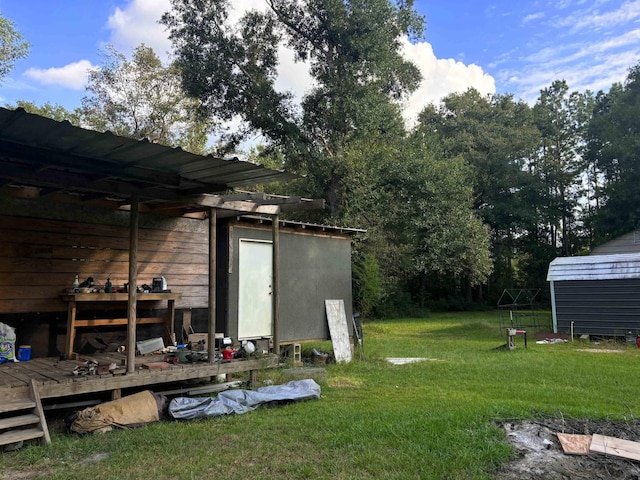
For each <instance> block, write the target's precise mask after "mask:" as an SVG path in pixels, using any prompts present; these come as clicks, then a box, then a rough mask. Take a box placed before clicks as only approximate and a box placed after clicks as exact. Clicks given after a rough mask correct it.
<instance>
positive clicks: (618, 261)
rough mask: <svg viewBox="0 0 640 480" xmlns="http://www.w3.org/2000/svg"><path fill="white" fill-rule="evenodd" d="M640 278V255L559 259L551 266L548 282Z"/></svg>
mask: <svg viewBox="0 0 640 480" xmlns="http://www.w3.org/2000/svg"><path fill="white" fill-rule="evenodd" d="M627 278H640V253H630V254H621V255H587V256H583V257H558V258H556V259H554V260H553V261H552V262H551V264H550V265H549V271H548V273H547V281H556V282H558V281H566V280H614V279H627Z"/></svg>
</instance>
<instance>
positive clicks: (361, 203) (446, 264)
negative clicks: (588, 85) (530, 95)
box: [0, 0, 640, 316]
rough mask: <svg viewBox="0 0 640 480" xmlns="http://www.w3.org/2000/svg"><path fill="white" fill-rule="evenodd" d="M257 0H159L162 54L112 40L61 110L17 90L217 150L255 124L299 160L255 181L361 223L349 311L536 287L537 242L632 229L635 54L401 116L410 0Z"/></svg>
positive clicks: (232, 145) (556, 246)
mask: <svg viewBox="0 0 640 480" xmlns="http://www.w3.org/2000/svg"><path fill="white" fill-rule="evenodd" d="M265 3H266V5H267V6H268V8H267V9H266V10H265V11H261V12H258V11H251V12H248V13H246V14H245V15H244V16H243V17H242V18H241V19H240V21H239V23H238V24H236V25H231V23H230V20H229V14H230V3H229V2H228V1H226V0H172V10H171V11H170V12H167V13H165V14H164V16H163V17H162V23H163V24H164V25H165V26H166V27H167V28H168V30H169V32H170V38H171V40H172V44H173V55H174V57H173V60H172V61H171V62H170V63H169V64H168V65H163V64H162V62H161V61H160V60H159V58H158V57H157V55H156V54H155V52H153V50H152V49H150V48H149V47H146V46H144V45H140V46H139V47H138V48H137V49H135V50H134V52H133V54H132V56H131V59H127V58H126V57H125V56H124V55H122V54H120V53H119V52H117V51H115V50H113V49H111V50H109V51H108V52H107V60H106V61H105V63H104V65H103V66H102V67H101V68H100V69H99V70H95V71H93V72H92V73H91V75H90V78H89V83H88V86H87V95H86V97H85V98H84V99H83V101H82V105H81V106H80V107H78V108H77V109H76V110H75V111H73V112H68V111H66V110H65V109H62V107H59V106H55V105H51V104H47V105H44V106H40V107H39V106H36V105H32V104H29V103H27V102H18V105H16V106H22V107H23V108H26V109H27V110H29V111H32V112H34V113H41V114H43V115H46V116H51V117H53V118H58V119H61V117H64V118H67V119H69V120H71V121H73V122H75V123H76V124H78V125H82V126H85V127H88V128H94V129H98V130H102V131H103V130H111V131H113V132H114V133H118V134H120V135H125V136H130V137H133V138H149V139H151V140H152V141H158V142H160V143H166V144H170V145H179V146H182V147H183V148H185V149H188V150H190V151H194V152H196V153H208V152H211V153H214V154H216V155H221V156H224V155H227V154H229V153H231V152H234V151H235V149H237V148H238V145H240V143H241V142H242V141H244V140H246V139H247V138H255V136H256V135H259V136H260V139H261V141H260V144H259V145H256V146H255V147H254V148H253V149H252V152H251V158H252V160H254V161H256V162H260V163H262V164H265V165H266V166H269V167H272V168H285V169H287V170H288V171H292V172H295V173H299V174H301V175H302V178H301V179H300V180H298V181H295V182H293V183H289V184H287V185H267V186H264V187H263V188H264V189H265V191H269V192H271V193H283V194H292V195H294V194H295V195H302V196H307V197H313V198H324V199H326V201H327V205H328V208H327V209H326V210H325V211H322V212H315V213H305V214H304V216H300V215H298V216H296V217H293V218H295V219H296V220H303V221H313V222H320V223H328V224H332V225H342V226H347V227H349V226H351V227H358V228H364V229H366V230H367V233H366V234H364V235H361V236H358V237H356V238H355V239H354V265H353V271H354V286H355V290H354V293H355V297H356V301H357V305H356V307H357V308H358V309H359V310H360V311H361V312H362V313H363V314H364V315H365V316H372V315H389V314H393V315H398V314H403V313H406V314H413V313H415V311H418V310H420V309H423V308H456V309H459V308H470V307H473V306H476V305H496V302H497V299H498V298H499V296H500V294H501V293H502V291H503V290H504V289H507V288H509V289H511V288H541V289H542V292H543V296H542V298H541V300H544V294H545V293H546V292H547V290H548V288H547V285H546V281H545V277H546V271H547V268H548V265H549V262H550V261H551V260H553V258H555V257H556V256H570V255H580V254H586V253H588V252H589V251H590V249H591V248H592V247H593V246H596V245H598V244H601V243H602V242H604V241H606V240H608V239H611V238H614V237H616V236H618V235H621V234H624V233H628V232H630V231H633V230H634V229H635V228H638V225H639V221H640V171H639V170H640V168H639V167H640V160H639V159H638V154H639V153H640V131H639V128H638V122H637V120H636V119H637V117H638V114H639V113H640V63H639V64H638V65H636V66H632V67H631V68H630V70H629V74H628V76H627V78H626V80H625V81H624V82H622V83H617V84H614V85H612V86H611V89H610V90H609V91H608V92H604V91H600V92H597V93H595V94H594V93H593V92H589V91H586V92H574V91H571V90H570V87H569V85H567V83H566V82H565V81H564V80H557V81H554V82H553V83H552V84H551V85H549V86H548V87H547V88H544V89H542V90H541V91H540V96H539V97H538V99H537V100H536V102H535V104H534V105H532V106H531V105H528V104H527V103H525V102H523V101H521V100H517V99H515V98H514V96H513V95H511V94H496V95H486V96H485V95H481V94H480V93H479V92H478V91H476V90H474V89H469V90H467V91H465V92H461V93H453V94H450V95H448V96H446V97H445V98H443V99H442V100H441V101H440V102H439V103H437V104H430V105H428V106H426V107H425V108H424V109H423V111H422V112H421V113H420V115H419V117H418V121H417V123H416V125H415V126H411V127H408V126H407V124H406V122H405V121H404V119H403V116H402V109H403V102H404V101H406V99H407V98H408V95H409V94H410V93H411V92H413V91H414V90H415V89H416V88H417V87H418V85H419V84H420V81H421V77H420V72H419V70H418V68H417V67H416V66H415V65H414V64H412V63H411V62H409V61H407V60H406V59H405V58H404V57H403V56H402V55H401V51H400V50H401V43H400V42H401V39H402V38H403V37H405V36H408V37H409V38H410V39H412V40H417V39H421V38H422V37H423V35H424V25H425V22H424V18H422V17H421V16H420V15H418V14H417V12H416V11H415V9H414V8H413V1H411V0H404V1H397V2H396V1H392V0H358V1H348V2H347V1H345V0H327V1H325V2H315V1H312V0H265ZM0 28H1V26H0ZM282 44H285V45H286V46H288V47H289V48H290V49H291V50H292V51H293V52H294V54H295V58H296V60H297V61H304V62H306V64H308V65H309V72H310V75H311V78H312V80H313V81H312V84H311V85H309V88H308V89H307V91H306V92H305V94H304V96H303V98H302V100H301V101H300V102H297V101H295V98H294V96H293V95H292V94H291V93H290V92H286V91H284V92H283V91H280V90H278V89H277V88H276V79H277V75H278V65H279V61H280V59H279V47H280V45H282ZM0 63H1V62H0ZM230 120H233V121H234V126H233V128H228V127H225V126H228V125H229V121H230ZM211 138H215V143H213V144H211V142H210V143H207V139H209V140H210V139H211Z"/></svg>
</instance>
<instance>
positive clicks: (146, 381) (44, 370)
mask: <svg viewBox="0 0 640 480" xmlns="http://www.w3.org/2000/svg"><path fill="white" fill-rule="evenodd" d="M118 355H119V354H101V355H100V357H98V358H99V359H100V361H102V363H105V362H106V361H107V360H113V361H114V362H116V363H118V362H119V359H120V358H121V356H120V357H119V356H118ZM88 358H90V357H88V356H86V357H85V356H83V357H81V359H80V361H70V360H60V359H59V358H53V357H49V358H36V359H32V360H29V361H27V362H19V363H4V364H1V365H0V403H1V402H2V401H3V400H5V401H6V400H10V399H12V398H17V397H19V395H20V394H22V393H24V392H27V391H28V385H29V383H30V381H31V379H35V380H36V382H38V391H39V393H40V397H41V398H43V399H53V398H62V397H69V396H72V395H79V394H92V393H100V392H109V391H113V390H118V389H126V388H132V387H141V386H147V387H149V388H150V389H153V387H154V386H155V385H160V384H163V383H173V382H179V381H183V380H190V379H196V378H206V377H215V376H217V375H221V374H232V373H239V372H250V371H253V370H262V369H265V368H273V367H276V366H277V365H278V357H277V356H276V355H268V356H265V357H262V358H252V359H237V360H231V361H218V362H216V363H212V364H209V363H206V362H197V363H193V364H191V363H189V364H187V363H185V364H179V365H170V367H169V368H168V369H163V370H149V369H145V368H143V367H142V364H143V363H146V362H149V361H151V360H152V357H136V370H135V371H134V372H131V373H126V374H117V375H112V374H106V375H85V376H76V375H73V369H74V368H75V366H77V365H81V364H82V363H83V361H85V360H87V359H88ZM156 360H157V359H156V358H154V359H153V361H156ZM118 366H120V364H119V363H118Z"/></svg>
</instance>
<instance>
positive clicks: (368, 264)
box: [353, 253, 384, 318]
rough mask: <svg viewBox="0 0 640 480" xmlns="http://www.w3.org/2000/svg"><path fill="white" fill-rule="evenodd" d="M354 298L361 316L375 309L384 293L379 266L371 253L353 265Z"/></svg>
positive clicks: (366, 316) (366, 315)
mask: <svg viewBox="0 0 640 480" xmlns="http://www.w3.org/2000/svg"><path fill="white" fill-rule="evenodd" d="M353 280H354V281H353V284H354V287H355V289H354V298H355V301H356V306H357V308H358V310H360V313H361V315H362V317H363V318H368V317H369V315H370V314H371V313H372V312H374V311H375V308H376V307H377V306H378V304H379V303H380V301H381V300H382V297H383V295H384V288H383V285H382V276H381V275H380V266H379V265H378V261H377V260H376V257H375V256H374V255H373V254H372V253H367V254H366V255H364V257H363V258H362V261H360V262H358V263H356V264H355V265H354V266H353Z"/></svg>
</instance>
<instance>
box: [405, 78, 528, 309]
mask: <svg viewBox="0 0 640 480" xmlns="http://www.w3.org/2000/svg"><path fill="white" fill-rule="evenodd" d="M418 120H419V123H418V125H417V127H416V129H415V132H414V135H415V136H417V137H420V138H423V139H427V138H431V139H432V140H431V141H432V142H435V143H436V144H437V145H439V148H440V155H442V157H443V158H445V159H449V160H450V161H451V162H452V164H454V165H455V164H456V163H457V162H460V161H462V162H463V163H464V164H465V165H466V166H467V168H469V169H470V173H468V174H467V175H466V177H465V178H466V179H467V181H468V182H469V184H470V185H471V186H472V190H471V191H470V192H469V198H470V201H471V202H472V203H471V205H472V208H473V209H474V210H475V212H476V214H477V215H478V216H479V217H480V218H481V219H482V220H483V222H484V223H485V224H486V225H487V226H488V227H489V229H490V232H491V250H490V251H491V254H492V258H493V263H494V268H495V270H494V274H493V276H492V279H491V282H490V285H491V289H490V290H489V294H490V295H491V297H492V299H493V297H496V295H499V294H500V292H501V291H502V289H503V288H511V287H513V285H514V282H515V280H516V273H517V272H516V268H515V265H514V261H513V260H514V257H515V256H517V255H518V250H519V248H520V242H521V241H522V239H523V238H526V236H527V235H528V234H529V231H530V229H531V228H532V225H533V228H534V230H535V227H536V219H535V206H534V205H535V204H534V205H532V203H531V200H532V194H531V188H532V184H533V179H534V177H533V176H532V175H531V174H530V173H529V172H528V170H527V167H526V166H527V159H528V157H529V156H530V155H531V152H532V151H533V150H534V148H535V146H536V145H537V144H538V140H539V133H538V130H537V129H536V127H535V125H534V124H533V118H532V115H531V110H530V108H529V107H528V106H527V105H526V104H525V103H524V102H520V101H518V102H516V101H515V100H514V99H513V97H512V96H511V95H490V96H482V95H481V94H480V93H479V92H478V91H477V90H475V89H469V90H467V91H466V92H463V93H454V94H451V95H448V96H447V97H445V98H444V99H443V100H442V103H441V104H440V105H439V106H435V105H429V106H427V107H426V108H425V109H424V110H423V111H422V112H421V114H420V115H419V119H418ZM469 231H474V230H473V228H469ZM467 237H468V234H466V235H465V234H463V238H467ZM495 299H496V300H497V298H495Z"/></svg>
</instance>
